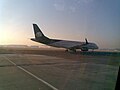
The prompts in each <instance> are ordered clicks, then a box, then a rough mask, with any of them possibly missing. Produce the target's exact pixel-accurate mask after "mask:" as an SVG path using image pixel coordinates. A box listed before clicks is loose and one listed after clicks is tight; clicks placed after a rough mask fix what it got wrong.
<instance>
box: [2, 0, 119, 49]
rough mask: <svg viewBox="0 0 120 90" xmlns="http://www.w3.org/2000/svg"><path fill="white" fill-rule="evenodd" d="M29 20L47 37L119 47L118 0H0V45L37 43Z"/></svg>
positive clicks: (102, 46)
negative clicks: (33, 38)
mask: <svg viewBox="0 0 120 90" xmlns="http://www.w3.org/2000/svg"><path fill="white" fill-rule="evenodd" d="M33 23H36V24H38V26H39V27H40V28H41V30H42V31H43V32H44V34H45V35H47V36H48V37H50V38H56V39H65V40H74V41H84V39H85V38H87V39H88V41H90V42H95V43H96V44H97V45H98V46H99V47H100V48H120V0H0V45H8V44H20V45H21V44H24V45H40V43H35V42H32V41H31V40H30V38H31V37H34V34H33V28H32V24H33Z"/></svg>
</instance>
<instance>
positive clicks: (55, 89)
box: [4, 57, 58, 90]
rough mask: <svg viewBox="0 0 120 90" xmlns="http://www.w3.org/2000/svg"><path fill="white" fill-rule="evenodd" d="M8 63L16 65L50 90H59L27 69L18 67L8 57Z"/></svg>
mask: <svg viewBox="0 0 120 90" xmlns="http://www.w3.org/2000/svg"><path fill="white" fill-rule="evenodd" d="M4 58H5V59H6V60H7V61H9V62H10V63H12V64H13V65H15V66H16V67H18V68H19V69H21V70H22V71H24V72H26V73H27V74H29V75H31V76H32V77H34V78H36V79H37V80H39V81H41V82H43V83H44V84H46V85H47V86H49V87H50V88H52V89H53V90H58V89H57V88H56V87H54V86H52V85H51V84H49V83H48V82H46V81H45V80H43V79H41V78H39V77H37V76H36V75H34V74H33V73H31V72H29V71H27V70H26V69H24V68H22V67H20V66H17V64H16V63H14V62H12V61H11V60H10V59H9V58H7V57H4Z"/></svg>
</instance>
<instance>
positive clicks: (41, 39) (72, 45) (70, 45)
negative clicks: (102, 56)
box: [31, 24, 98, 52]
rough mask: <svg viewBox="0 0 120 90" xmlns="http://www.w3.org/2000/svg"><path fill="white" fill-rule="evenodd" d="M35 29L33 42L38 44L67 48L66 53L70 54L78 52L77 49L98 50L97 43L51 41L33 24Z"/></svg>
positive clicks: (86, 41)
mask: <svg viewBox="0 0 120 90" xmlns="http://www.w3.org/2000/svg"><path fill="white" fill-rule="evenodd" d="M33 29H34V34H35V38H31V40H32V41H35V42H38V43H42V44H45V45H48V46H52V47H57V48H65V49H66V51H70V52H76V50H77V49H81V51H88V50H89V49H92V50H94V49H98V46H97V45H96V44H95V43H91V42H88V40H87V39H86V38H85V42H78V41H69V40H58V39H50V38H48V37H47V36H45V35H44V34H43V32H42V31H41V30H40V28H39V27H38V25H37V24H33Z"/></svg>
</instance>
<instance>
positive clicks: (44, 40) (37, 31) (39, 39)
mask: <svg viewBox="0 0 120 90" xmlns="http://www.w3.org/2000/svg"><path fill="white" fill-rule="evenodd" d="M33 29H34V34H35V40H36V41H37V42H41V43H43V44H47V43H49V42H50V39H49V38H48V37H46V36H45V35H44V34H43V33H42V31H41V30H40V28H39V27H38V25H37V24H33Z"/></svg>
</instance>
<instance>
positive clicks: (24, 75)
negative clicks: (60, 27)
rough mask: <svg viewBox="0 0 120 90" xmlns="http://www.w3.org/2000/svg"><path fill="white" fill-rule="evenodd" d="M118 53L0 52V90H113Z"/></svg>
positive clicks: (9, 50)
mask: <svg viewBox="0 0 120 90" xmlns="http://www.w3.org/2000/svg"><path fill="white" fill-rule="evenodd" d="M119 65H120V53H114V52H112V53H110V52H108V53H106V52H99V51H97V52H88V53H84V52H83V53H82V52H78V53H77V54H72V53H68V52H65V51H64V50H59V49H58V50H57V49H54V50H51V49H50V50H47V49H45V50H44V49H43V50H41V49H39V50H38V49H32V50H31V49H8V48H7V49H0V90H114V89H115V85H116V80H117V74H118V68H119Z"/></svg>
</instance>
